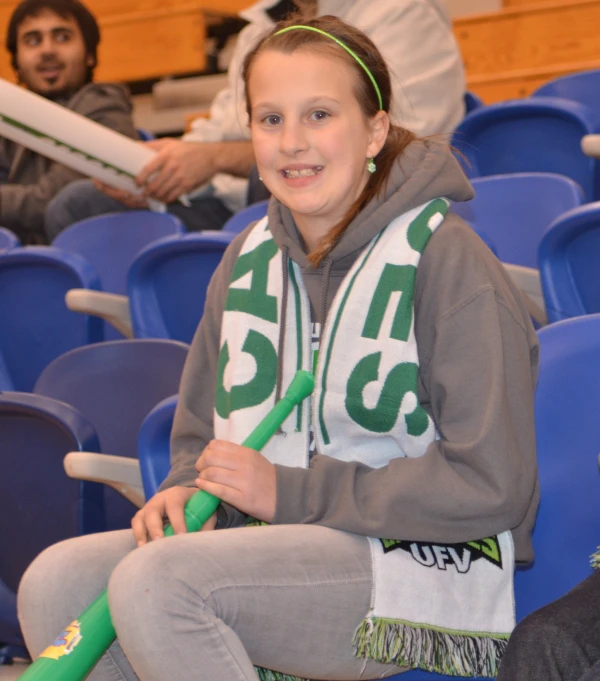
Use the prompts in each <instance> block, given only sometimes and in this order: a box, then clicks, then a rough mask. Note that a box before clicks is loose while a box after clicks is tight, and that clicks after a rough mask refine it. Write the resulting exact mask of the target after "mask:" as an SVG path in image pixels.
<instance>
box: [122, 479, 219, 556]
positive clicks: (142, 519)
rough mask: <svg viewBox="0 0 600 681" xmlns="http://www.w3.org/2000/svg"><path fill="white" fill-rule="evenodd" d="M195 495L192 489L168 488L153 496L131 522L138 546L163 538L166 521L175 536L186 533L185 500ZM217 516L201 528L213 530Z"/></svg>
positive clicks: (214, 515) (212, 517)
mask: <svg viewBox="0 0 600 681" xmlns="http://www.w3.org/2000/svg"><path fill="white" fill-rule="evenodd" d="M195 493H196V489H195V488H193V487H170V488H169V489H165V490H163V491H162V492H158V493H157V494H155V495H154V496H153V497H152V499H150V501H148V502H147V503H146V505H145V506H144V507H143V508H141V509H140V510H139V511H138V512H137V513H136V514H135V515H134V516H133V520H132V521H131V528H132V529H133V534H134V536H135V540H136V542H137V545H138V546H142V544H146V543H147V542H148V541H153V540H154V539H160V538H161V537H164V536H165V533H164V531H163V526H164V523H165V520H168V521H169V522H170V523H171V525H172V526H173V530H174V531H175V534H183V533H185V532H187V528H186V526H185V518H184V515H183V509H184V507H185V504H186V502H187V500H188V499H189V498H190V497H191V496H192V495H194V494H195ZM216 524H217V516H216V513H214V514H213V515H212V516H211V517H210V518H209V519H208V520H207V521H206V522H205V523H204V526H203V528H202V531H204V530H214V528H215V525H216Z"/></svg>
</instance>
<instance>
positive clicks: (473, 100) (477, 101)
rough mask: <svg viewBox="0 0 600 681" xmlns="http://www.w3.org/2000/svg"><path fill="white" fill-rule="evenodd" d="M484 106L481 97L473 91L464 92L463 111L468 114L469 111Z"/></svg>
mask: <svg viewBox="0 0 600 681" xmlns="http://www.w3.org/2000/svg"><path fill="white" fill-rule="evenodd" d="M482 106H485V104H484V103H483V100H482V99H481V97H478V96H477V95H476V94H475V93H474V92H469V91H467V92H465V112H466V113H467V114H470V113H471V111H475V109H479V108H481V107H482Z"/></svg>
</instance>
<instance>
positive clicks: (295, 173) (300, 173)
mask: <svg viewBox="0 0 600 681" xmlns="http://www.w3.org/2000/svg"><path fill="white" fill-rule="evenodd" d="M319 170H321V168H303V169H302V170H286V171H284V172H285V176H286V177H292V178H293V177H308V176H309V175H316V174H317V173H318V172H319Z"/></svg>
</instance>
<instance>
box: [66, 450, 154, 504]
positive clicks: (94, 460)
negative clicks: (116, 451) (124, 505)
mask: <svg viewBox="0 0 600 681" xmlns="http://www.w3.org/2000/svg"><path fill="white" fill-rule="evenodd" d="M63 465H64V467H65V471H66V473H67V475H68V476H69V477H70V478H75V479H77V480H89V481H90V482H101V483H104V484H105V485H109V486H110V487H112V488H113V489H116V490H117V492H120V493H121V494H122V495H123V496H124V497H125V498H126V499H129V501H131V502H132V503H133V504H135V505H136V506H137V507H138V508H141V507H142V506H143V505H144V504H145V503H146V499H145V497H144V487H143V484H142V475H141V473H140V464H139V462H138V460H137V459H131V458H127V457H124V456H113V455H112V454H99V453H97V452H69V453H68V454H67V455H66V456H65V458H64V461H63Z"/></svg>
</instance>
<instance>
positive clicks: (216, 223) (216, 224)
mask: <svg viewBox="0 0 600 681" xmlns="http://www.w3.org/2000/svg"><path fill="white" fill-rule="evenodd" d="M167 208H168V211H169V213H171V214H172V215H176V216H177V217H178V218H179V219H180V220H181V221H182V222H183V223H184V224H185V226H186V228H187V229H188V230H189V231H191V232H197V231H202V230H205V229H221V228H222V227H223V225H224V224H225V223H226V222H227V220H228V219H229V218H230V217H231V216H232V212H231V211H230V210H229V208H227V207H226V206H225V204H224V203H223V202H222V201H221V200H220V199H218V198H216V197H214V196H210V195H207V196H202V197H198V198H196V199H192V201H191V205H190V207H186V206H184V205H182V204H181V203H179V202H175V203H171V204H169V206H168V207H167ZM128 210H132V209H130V208H127V206H125V205H124V204H122V203H121V202H120V201H115V199H111V198H110V196H107V195H106V194H103V193H102V192H100V191H98V190H97V189H96V187H94V183H93V182H92V181H91V180H75V181H74V182H71V183H70V184H68V185H67V186H66V187H64V188H63V189H62V190H61V191H60V192H59V193H58V194H57V195H56V196H55V197H54V198H53V199H52V201H50V203H49V204H48V206H47V207H46V212H45V215H44V231H45V232H46V237H47V239H48V242H52V241H53V239H54V238H55V237H56V236H57V235H58V234H60V232H62V230H63V229H66V228H67V227H69V226H70V225H72V224H73V223H74V222H79V220H86V219H87V218H93V217H96V216H97V215H103V214H104V213H122V212H124V211H128Z"/></svg>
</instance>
